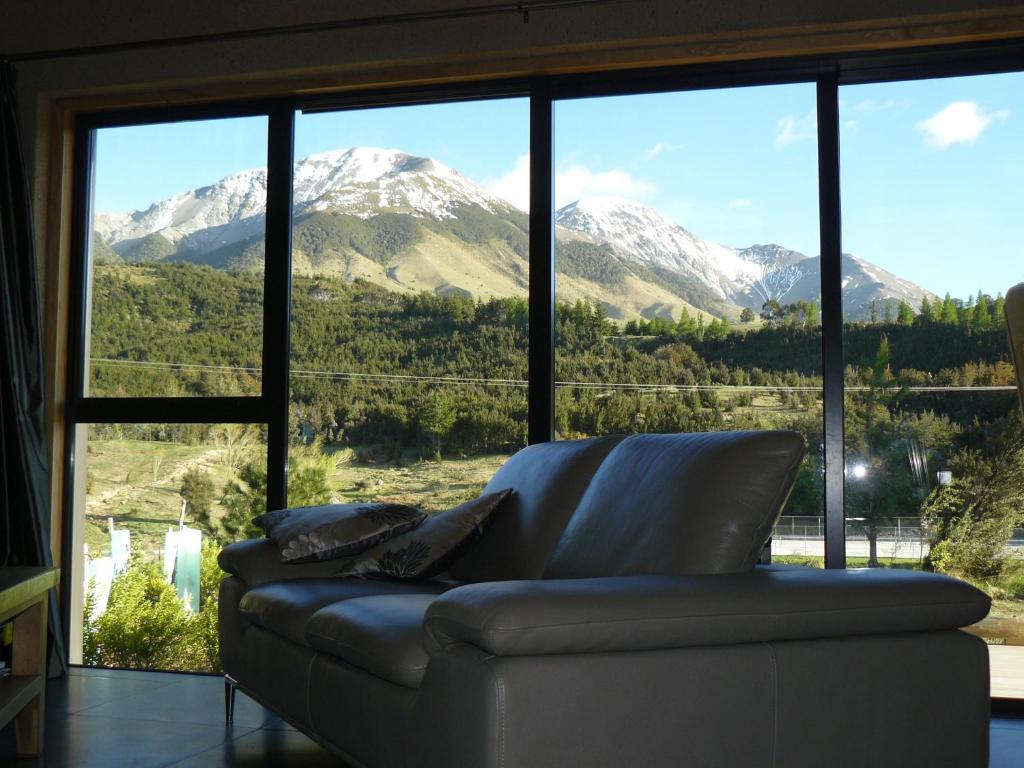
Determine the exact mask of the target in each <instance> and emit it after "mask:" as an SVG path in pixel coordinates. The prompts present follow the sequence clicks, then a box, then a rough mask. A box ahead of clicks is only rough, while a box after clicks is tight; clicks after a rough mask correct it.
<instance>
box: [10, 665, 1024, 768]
mask: <svg viewBox="0 0 1024 768" xmlns="http://www.w3.org/2000/svg"><path fill="white" fill-rule="evenodd" d="M223 690H224V689H223V683H222V682H221V680H220V679H219V678H217V677H204V676H196V675H173V674H163V673H158V672H119V671H112V670H93V669H73V670H72V672H71V674H69V675H68V676H67V677H66V678H64V679H62V680H52V681H51V682H50V687H49V689H48V693H47V702H46V709H47V712H46V720H47V723H46V748H45V757H44V758H41V759H36V760H15V759H14V734H13V733H12V729H11V728H10V727H8V728H7V729H5V730H3V731H0V766H12V767H16V768H35V767H36V766H48V767H49V768H64V767H65V766H67V767H68V768H72V767H73V768H93V767H95V768H127V767H128V766H131V767H132V768H156V767H158V766H159V767H161V768H163V767H165V766H167V767H169V766H180V767H181V768H185V767H186V766H188V767H189V768H226V766H238V767H241V766H252V767H253V768H256V766H260V768H264V767H265V768H274V767H275V766H301V767H302V768H327V767H328V766H329V767H330V768H344V764H343V763H341V762H340V761H338V760H337V759H335V758H333V757H332V756H331V755H329V754H328V753H327V752H326V751H324V750H323V749H321V748H320V747H319V746H317V745H316V744H314V743H313V742H312V741H310V740H309V739H307V738H306V737H305V736H303V735H302V734H301V733H299V732H297V731H296V730H294V729H293V728H292V727H291V726H289V725H288V724H287V723H285V722H283V721H282V720H281V719H280V718H278V717H277V716H275V715H273V714H271V713H270V712H268V711H267V710H265V709H263V708H262V707H260V706H259V705H258V704H256V703H255V702H253V701H252V700H250V699H247V698H246V697H245V696H243V695H242V694H238V700H237V702H236V704H235V723H234V725H233V726H231V727H226V726H225V725H224V697H223ZM991 734H992V758H991V762H990V763H989V766H990V768H1024V719H1011V718H998V719H995V720H993V721H992V730H991Z"/></svg>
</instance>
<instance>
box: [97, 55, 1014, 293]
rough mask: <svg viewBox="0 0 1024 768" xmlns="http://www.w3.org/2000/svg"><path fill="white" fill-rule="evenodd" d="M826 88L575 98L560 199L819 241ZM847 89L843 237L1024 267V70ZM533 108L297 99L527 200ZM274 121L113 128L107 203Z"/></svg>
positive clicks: (911, 266)
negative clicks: (619, 200) (338, 104)
mask: <svg viewBox="0 0 1024 768" xmlns="http://www.w3.org/2000/svg"><path fill="white" fill-rule="evenodd" d="M814 100H815V96H814V86H813V85H812V84H795V85H783V86H766V87H756V88H741V89H727V90H720V91H698V92H689V93H679V94H658V95H647V96H630V97H621V98H607V99H586V100H577V101H566V102H560V103H558V104H557V105H556V108H555V158H556V199H557V203H558V204H559V205H563V204H565V203H568V202H571V201H572V200H573V199H576V198H578V197H580V196H585V195H591V194H612V195H617V196H621V197H629V198H632V199H635V200H638V201H640V202H642V203H644V204H646V205H649V206H651V207H652V208H655V209H657V210H659V211H661V212H662V213H664V214H665V215H667V216H668V217H669V218H671V219H673V220H674V221H676V222H677V223H679V224H681V225H682V226H684V227H686V228H687V229H689V230H691V231H692V232H694V233H696V234H698V235H700V236H702V237H706V238H708V239H711V240H715V241H718V242H721V243H725V244H726V245H731V246H736V247H742V246H747V245H751V244H753V243H765V242H775V243H779V244H781V245H784V246H786V247H788V248H792V249H794V250H798V251H801V252H803V253H806V254H808V255H813V254H816V253H817V252H818V250H819V248H818V218H817V215H818V211H817V157H816V145H815V130H816V128H815V120H814V104H815V101H814ZM840 102H841V103H840V113H841V114H840V120H841V127H842V168H841V173H842V184H843V187H842V191H843V224H844V227H843V239H844V250H846V251H849V252H853V253H856V254H857V255H859V256H862V257H864V258H866V259H868V260H869V261H873V262H875V263H877V264H879V265H880V266H882V267H883V268H885V269H888V270H890V271H892V272H894V273H896V274H897V275H899V276H901V277H905V278H907V279H909V280H912V281H914V282H917V283H920V284H921V285H923V286H925V287H926V288H929V289H930V290H932V291H935V292H936V293H940V294H942V293H945V292H946V291H950V292H951V293H952V294H953V295H954V296H960V297H967V296H968V295H971V294H973V293H974V292H975V291H977V290H978V289H979V288H981V289H983V290H985V291H986V292H989V293H992V294H995V293H997V292H999V291H1005V289H1006V288H1007V287H1009V286H1010V285H1012V284H1013V283H1015V282H1020V281H1022V280H1024V258H1022V256H1021V254H1020V253H1018V249H1019V248H1020V244H1021V243H1022V242H1024V216H1022V215H1021V214H1022V213H1024V211H1022V205H1021V202H1022V191H1021V190H1022V187H1024V184H1022V182H1024V144H1022V142H1021V141H1020V140H1021V138H1022V133H1021V126H1022V125H1024V122H1022V121H1024V75H1021V74H1012V75H996V76H985V77H974V78H952V79H943V80H931V81H915V82H904V83H891V84H876V85H863V86H848V87H844V88H843V89H841V92H840ZM528 117H529V115H528V103H527V102H526V100H523V99H506V100H500V101H489V102H468V103H463V104H446V105H431V106H417V107H399V108H391V109H375V110H359V111H350V112H341V113H332V114H313V115H300V116H299V117H298V122H297V132H296V156H297V157H305V156H306V155H309V154H312V153H315V152H322V151H326V150H328V149H335V148H338V147H350V146H382V147H394V148H399V149H403V150H405V151H407V152H411V153H413V154H418V155H425V156H430V157H434V158H436V159H438V160H441V161H442V162H444V163H446V164H448V165H450V166H452V167H454V168H456V169H458V170H459V171H461V172H462V173H463V174H465V175H466V176H468V177H469V178H471V179H473V180H475V181H476V182H478V183H480V184H482V185H483V186H485V187H487V188H489V189H490V190H491V191H493V192H495V193H498V194H501V195H502V196H504V197H506V198H508V199H510V200H512V201H513V202H515V203H517V204H519V205H520V206H521V207H525V201H526V194H527V184H528V175H527V168H528V151H529V142H528V133H529V122H528ZM265 136H266V121H265V119H263V118H248V119H235V120H223V121H206V122H201V123H180V124H172V125H163V126H146V127H133V128H122V129H105V130H103V131H101V132H100V135H99V137H98V140H97V150H98V155H97V181H96V208H97V210H100V211H110V210H120V211H126V210H134V209H140V208H145V207H146V206H148V205H149V203H151V202H153V201H155V200H160V199H164V198H166V197H169V196H170V195H171V194H174V193H175V192H179V191H183V190H186V189H190V188H194V187H197V186H202V185H204V184H208V183H211V182H213V181H215V180H217V179H219V178H221V177H223V176H226V175H228V174H229V173H233V172H236V171H239V170H243V169H246V168H253V167H259V166H262V165H265V163H266V139H265ZM154 148H159V151H156V152H154Z"/></svg>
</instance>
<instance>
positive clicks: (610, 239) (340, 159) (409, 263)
mask: <svg viewBox="0 0 1024 768" xmlns="http://www.w3.org/2000/svg"><path fill="white" fill-rule="evenodd" d="M293 207H294V217H295V218H294V226H293V261H294V264H295V268H296V269H297V270H298V271H301V272H306V273H315V272H317V271H321V272H330V273H333V274H339V275H342V276H344V277H346V279H356V278H362V279H368V280H371V281H372V282H377V283H379V284H381V285H384V286H386V287H388V288H391V289H393V290H399V291H403V292H409V291H417V292H418V291H422V290H427V291H431V292H436V293H441V294H443V293H449V292H452V291H457V292H460V293H462V294H464V295H468V296H473V297H479V298H490V297H493V296H497V295H502V292H506V293H508V292H510V295H520V296H525V295H526V292H527V290H528V279H527V274H528V247H529V235H528V226H529V218H528V216H527V214H525V213H524V212H523V211H521V210H519V209H518V208H516V207H515V206H513V205H512V204H510V203H508V202H507V201H505V200H503V199H501V198H499V197H497V196H495V195H493V194H491V193H489V192H487V191H486V190H484V189H483V188H482V187H480V186H478V185H477V184H475V183H474V182H473V181H471V180H470V179H468V178H467V177H465V176H463V175H462V174H460V173H459V172H458V171H457V170H455V169H453V168H450V167H448V166H446V165H444V164H443V163H440V162H439V161H437V160H434V159H432V158H427V157H418V156H415V155H411V154H408V153H405V152H402V151H401V150H397V149H380V148H375V147H355V148H346V149H337V150H331V151H329V152H323V153H319V154H315V155H310V156H309V157H306V158H304V159H301V160H299V161H297V162H296V164H295V169H294V199H293ZM265 215H266V170H265V169H250V170H247V171H241V172H239V173H236V174H231V175H229V176H227V177H225V178H223V179H221V180H219V181H217V182H215V183H214V184H210V185H207V186H203V187H198V188H196V189H193V190H188V191H185V192H181V193H177V194H175V195H172V196H171V197H169V198H167V199H165V200H162V201H157V202H154V203H153V204H151V205H150V206H149V207H147V208H146V209H145V210H142V211H135V212H133V213H130V214H102V213H100V214H96V215H95V220H94V233H95V235H96V237H94V241H95V242H96V245H95V246H94V250H95V251H96V253H97V258H99V257H100V256H102V258H103V259H105V260H106V261H107V262H109V261H111V260H112V259H120V260H122V261H125V262H129V263H131V262H143V261H146V262H148V261H160V260H171V261H192V262H196V263H202V264H208V265H210V266H214V267H217V268H221V269H255V268H259V267H260V265H261V264H262V261H263V258H264V254H263V230H264V226H265ZM555 222H556V269H557V271H558V273H559V279H558V281H557V288H558V293H559V295H558V298H559V299H560V300H563V301H576V300H586V301H592V302H594V303H597V304H599V305H601V306H603V307H604V308H605V310H606V311H607V313H608V315H609V316H610V317H612V318H615V319H620V320H628V319H632V318H634V317H645V318H648V319H650V318H653V317H657V316H661V317H670V318H673V319H678V317H679V316H680V314H681V313H682V312H683V311H686V312H688V313H690V314H691V315H692V314H694V313H697V314H707V315H709V316H725V317H730V318H731V319H736V318H737V317H738V316H739V314H740V311H741V310H742V309H743V308H750V309H754V310H760V309H761V307H762V306H763V304H764V303H765V302H766V301H768V300H772V299H774V300H776V301H779V302H780V303H792V302H795V301H797V300H805V301H806V300H811V299H816V298H817V297H818V294H819V292H820V289H819V288H818V287H817V284H819V283H820V266H819V264H818V261H819V260H818V257H817V256H805V255H804V254H801V253H799V252H797V251H793V250H790V249H787V248H785V247H784V246H781V245H778V244H774V243H767V244H755V245H752V246H748V247H746V248H738V249H737V248H731V247H729V246H726V245H722V244H720V243H716V242H713V241H710V240H707V239H704V238H702V237H700V236H699V235H697V234H695V233H693V232H691V231H690V230H687V229H685V228H684V227H682V226H680V225H679V224H677V223H676V222H674V221H672V220H671V219H669V218H668V217H666V216H665V215H664V214H662V213H660V212H658V211H656V210H654V209H651V208H649V207H647V206H644V205H642V204H641V203H638V202H636V201H633V200H629V199H624V198H614V197H596V196H595V197H584V198H581V199H580V200H576V201H573V202H572V203H570V204H569V205H566V206H563V207H562V208H559V209H558V211H556V213H555ZM843 270H844V271H843V278H844V285H845V286H848V290H845V291H844V312H846V313H847V315H849V316H851V317H859V316H862V315H864V314H865V313H866V312H867V311H868V309H867V308H868V307H869V306H871V304H872V302H875V303H876V304H877V303H878V302H882V303H883V304H884V303H887V302H892V303H895V302H898V301H908V302H910V303H911V305H912V307H913V308H914V309H915V311H916V310H917V308H918V307H919V306H920V303H921V299H922V298H924V297H925V296H927V297H928V298H929V299H930V300H931V299H932V298H934V294H931V293H930V292H928V291H926V290H925V289H923V288H921V287H920V286H916V285H914V284H913V283H911V282H909V281H907V280H903V279H902V278H899V277H898V276H896V275H893V274H892V273H889V272H887V271H885V270H882V269H881V268H880V267H877V266H876V265H873V264H871V263H870V262H867V261H865V260H863V259H860V258H858V257H855V256H852V255H849V254H844V259H843Z"/></svg>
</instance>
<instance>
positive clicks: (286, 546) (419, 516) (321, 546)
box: [253, 502, 427, 563]
mask: <svg viewBox="0 0 1024 768" xmlns="http://www.w3.org/2000/svg"><path fill="white" fill-rule="evenodd" d="M426 519H427V513H426V512H424V511H423V510H421V509H416V508H415V507H410V506H407V505H406V504H390V503H386V502H383V503H374V504H365V503H360V504H325V505H323V506H319V507H294V508H291V509H278V510H275V511H273V512H267V513H266V514H265V515H260V516H259V517H257V518H256V519H255V520H254V521H253V523H255V524H256V525H257V526H259V527H260V528H262V529H263V530H264V531H266V533H267V537H268V538H270V539H272V540H273V541H274V543H275V544H277V547H278V549H280V550H281V562H282V563H309V562H313V561H316V560H332V559H334V558H337V557H348V556H349V555H357V554H359V553H360V552H364V551H366V550H367V549H370V547H373V546H374V545H375V544H379V543H380V542H382V541H387V540H388V539H390V538H391V537H392V536H396V535H398V534H400V533H405V532H406V531H411V530H412V529H414V528H416V527H417V526H419V525H420V524H421V523H423V521H424V520H426Z"/></svg>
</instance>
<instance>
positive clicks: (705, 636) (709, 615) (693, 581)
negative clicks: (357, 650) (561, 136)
mask: <svg viewBox="0 0 1024 768" xmlns="http://www.w3.org/2000/svg"><path fill="white" fill-rule="evenodd" d="M990 604H991V600H990V599H989V597H988V595H986V594H985V593H984V592H982V591H980V590H978V589H975V588H974V587H972V586H971V585H970V584H967V583H965V582H962V581H959V580H957V579H951V578H949V577H947V576H941V575H938V574H934V573H915V572H912V571H883V570H880V569H863V570H854V571H821V570H815V569H811V568H797V569H792V570H782V571H776V570H770V569H765V570H758V571H755V572H753V573H743V574H723V575H700V576H621V577H611V578H599V579H567V580H544V581H521V582H514V581H506V582H493V583H490V584H470V585H467V586H463V587H459V588H458V589H454V590H452V591H450V592H447V593H445V594H444V595H441V596H440V597H438V598H437V599H435V600H434V601H433V603H432V605H431V606H430V609H429V610H428V611H427V616H426V620H425V624H424V626H425V629H426V633H427V646H428V648H433V649H437V648H442V647H444V646H448V645H453V644H458V643H471V644H472V645H475V646H476V647H478V648H480V649H482V650H484V651H486V652H488V653H492V654H495V655H496V656H527V655H531V654H559V653H599V652H604V651H644V650H655V649H661V648H683V647H689V646H697V645H727V644H733V643H763V642H769V641H776V640H800V639H805V638H826V637H848V636H854V635H871V634H884V633H899V632H930V631H936V630H945V629H956V628H958V627H964V626H967V625H969V624H973V623H975V622H977V621H980V620H981V619H982V618H984V616H985V615H986V614H987V613H988V610H989V607H990Z"/></svg>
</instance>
